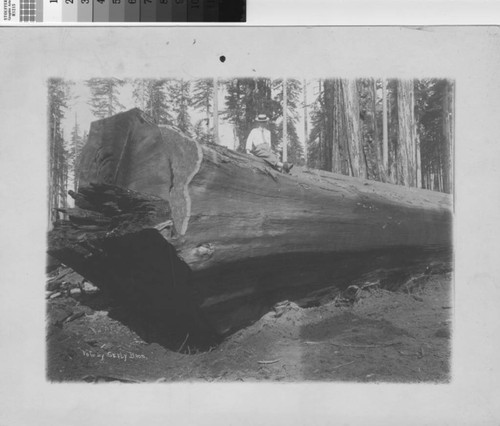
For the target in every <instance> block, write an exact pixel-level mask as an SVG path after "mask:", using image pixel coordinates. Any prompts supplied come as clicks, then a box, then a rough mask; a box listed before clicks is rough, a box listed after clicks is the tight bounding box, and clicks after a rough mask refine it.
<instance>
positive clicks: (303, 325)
mask: <svg viewBox="0 0 500 426" xmlns="http://www.w3.org/2000/svg"><path fill="white" fill-rule="evenodd" d="M87 285H88V284H87ZM90 287H92V286H90ZM358 296H359V298H358V299H357V301H356V302H355V303H353V304H348V305H347V306H339V305H340V304H339V300H338V299H337V300H336V301H335V300H332V301H331V302H329V303H327V304H325V305H323V306H319V307H313V308H304V309H303V308H300V307H298V306H297V305H295V304H294V303H290V302H283V303H281V304H279V305H277V306H276V307H275V310H274V311H272V312H269V313H268V314H266V315H265V316H264V317H262V318H261V319H260V320H259V321H257V322H255V323H254V324H253V325H251V326H250V327H247V328H245V329H243V330H240V331H239V332H237V333H236V334H234V335H232V336H230V337H229V338H228V339H227V340H225V341H224V342H223V343H222V344H220V345H219V346H217V347H213V348H211V350H210V351H208V352H198V353H193V352H196V351H195V350H192V351H191V348H189V347H182V349H183V351H186V350H188V351H189V352H191V353H190V354H189V353H180V352H178V351H177V350H169V349H167V348H165V347H164V346H161V345H160V344H158V343H147V342H145V341H144V340H142V339H141V338H140V337H139V336H138V335H137V334H136V333H134V332H133V331H131V330H130V329H129V328H128V327H127V326H125V325H123V324H122V323H121V322H119V321H117V320H115V319H113V318H111V317H110V315H109V310H110V308H109V306H108V304H107V301H106V300H105V299H104V298H100V292H99V291H97V289H95V288H90V289H87V291H86V292H85V293H84V294H81V292H80V291H79V289H76V288H66V289H56V290H54V289H51V290H50V291H49V292H47V297H48V302H47V304H48V309H47V313H48V315H47V377H48V379H49V380H51V381H86V382H92V383H99V382H116V381H118V382H126V383H135V382H171V381H208V382H219V381H283V382H296V381H350V382H406V383H408V382H447V381H449V380H450V374H451V373H450V356H451V342H450V338H451V329H452V327H451V326H452V324H451V320H452V309H451V304H452V280H451V275H450V274H440V275H432V276H429V277H425V278H423V279H420V280H418V281H415V282H414V283H413V284H412V285H411V286H406V287H404V288H403V290H402V291H400V292H389V291H386V290H383V289H379V288H378V287H377V286H371V287H368V288H366V289H365V290H363V291H362V292H361V294H359V293H358ZM90 298H91V299H92V303H88V301H89V300H90ZM89 305H91V306H92V308H91V307H90V306H89Z"/></svg>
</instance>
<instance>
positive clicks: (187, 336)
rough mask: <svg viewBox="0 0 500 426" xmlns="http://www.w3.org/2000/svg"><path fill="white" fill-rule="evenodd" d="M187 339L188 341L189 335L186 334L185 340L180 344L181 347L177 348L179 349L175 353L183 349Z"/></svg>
mask: <svg viewBox="0 0 500 426" xmlns="http://www.w3.org/2000/svg"><path fill="white" fill-rule="evenodd" d="M187 339H189V333H188V334H186V338H185V339H184V341H183V342H182V345H181V346H180V347H179V349H177V352H180V351H182V348H183V347H184V345H185V344H186V342H187Z"/></svg>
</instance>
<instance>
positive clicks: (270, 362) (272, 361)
mask: <svg viewBox="0 0 500 426" xmlns="http://www.w3.org/2000/svg"><path fill="white" fill-rule="evenodd" d="M280 360H281V358H278V359H273V360H271V361H257V363H258V364H266V365H268V364H275V363H277V362H278V361H280Z"/></svg>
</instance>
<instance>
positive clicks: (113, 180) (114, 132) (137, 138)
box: [80, 108, 203, 235]
mask: <svg viewBox="0 0 500 426" xmlns="http://www.w3.org/2000/svg"><path fill="white" fill-rule="evenodd" d="M202 157H203V153H202V150H201V148H200V146H199V145H198V143H197V142H196V141H194V140H192V139H190V138H188V137H186V136H185V135H183V134H182V133H181V132H180V131H178V130H176V129H174V128H173V127H170V126H160V127H159V126H156V125H155V124H154V123H153V122H152V121H151V120H150V119H149V118H148V117H147V116H146V115H145V114H144V113H143V112H142V111H140V110H139V109H137V108H135V109H132V110H130V111H126V112H123V113H120V114H117V115H115V116H113V117H110V118H107V119H104V120H99V121H95V122H93V123H92V125H91V128H90V133H89V141H88V143H87V145H86V146H85V147H84V148H83V150H82V158H81V165H80V167H81V171H80V185H81V186H86V185H89V184H91V183H94V182H99V183H107V184H111V185H116V186H119V187H122V188H129V189H131V190H134V191H138V192H141V193H143V194H149V195H154V196H158V197H160V198H163V199H164V200H167V201H168V202H169V204H170V208H171V210H172V220H173V222H174V226H175V229H176V231H177V233H178V234H180V235H184V234H185V233H186V231H187V227H188V223H189V218H190V211H191V200H190V196H189V191H188V185H189V183H190V182H191V180H192V179H193V177H194V176H195V175H196V173H197V172H198V170H199V168H200V164H201V161H202Z"/></svg>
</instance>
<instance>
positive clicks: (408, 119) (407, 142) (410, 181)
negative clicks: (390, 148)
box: [396, 80, 417, 187]
mask: <svg viewBox="0 0 500 426" xmlns="http://www.w3.org/2000/svg"><path fill="white" fill-rule="evenodd" d="M397 85H398V95H397V102H398V151H397V160H396V163H397V164H396V175H397V183H398V184H400V185H406V186H414V187H416V186H417V179H416V170H417V165H416V158H417V153H416V141H415V139H416V131H415V117H414V104H415V102H414V91H413V81H411V80H398V81H397Z"/></svg>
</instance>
